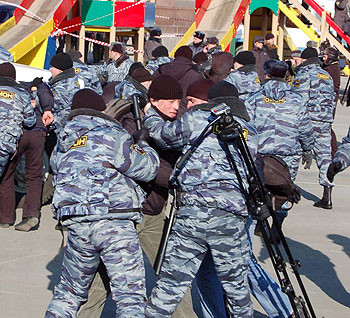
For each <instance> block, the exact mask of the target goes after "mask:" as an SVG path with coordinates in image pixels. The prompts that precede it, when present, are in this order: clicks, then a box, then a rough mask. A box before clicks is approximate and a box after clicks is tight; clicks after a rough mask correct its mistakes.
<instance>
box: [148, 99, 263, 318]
mask: <svg viewBox="0 0 350 318" xmlns="http://www.w3.org/2000/svg"><path fill="white" fill-rule="evenodd" d="M225 100H226V102H227V103H229V102H230V103H233V104H235V105H236V103H237V101H239V99H235V98H232V99H231V98H226V99H225ZM212 103H213V106H216V105H217V104H220V101H219V100H218V101H217V104H216V103H215V102H214V101H212ZM241 103H242V102H241ZM242 104H243V103H242ZM243 106H244V105H243ZM210 107H211V104H210ZM209 116H210V112H209V111H205V110H198V109H194V108H192V109H190V111H189V112H187V113H185V114H184V115H183V116H182V117H181V119H179V120H176V121H173V122H164V121H163V120H162V119H161V117H160V116H159V114H158V113H157V112H156V111H155V109H153V108H151V109H150V110H149V111H147V113H146V116H145V117H144V126H145V128H147V129H148V130H149V134H150V136H151V138H153V139H154V141H155V142H156V143H157V145H158V146H159V147H160V148H162V149H181V148H183V150H182V151H183V153H185V152H186V151H187V149H188V148H189V146H190V145H191V144H192V143H193V142H194V141H195V140H196V139H197V138H198V136H199V135H200V133H201V132H202V131H203V127H205V126H206V125H207V124H208V122H209ZM235 119H236V120H237V121H238V122H239V123H240V124H241V125H242V127H243V128H244V129H245V132H246V135H247V143H248V147H249V148H250V150H251V153H252V156H253V157H254V156H255V154H256V146H257V136H256V131H255V129H254V128H253V127H252V126H251V125H249V124H248V123H247V122H246V121H245V120H244V119H242V118H238V117H235ZM229 150H230V152H231V153H232V156H233V157H234V160H235V162H236V164H237V166H238V169H239V171H240V175H241V176H242V179H243V180H244V182H245V186H247V184H246V178H247V173H248V172H247V170H246V167H245V166H244V163H243V162H242V160H241V157H240V156H239V154H238V150H237V149H236V148H235V146H234V145H233V144H232V143H230V144H229ZM202 167H204V168H202ZM201 168H202V169H201ZM178 180H179V184H180V186H181V191H182V192H181V198H180V201H181V208H180V209H179V211H178V212H177V219H176V222H175V225H174V228H173V231H172V233H171V236H170V239H169V243H168V247H167V253H166V257H165V264H164V266H163V268H162V271H161V274H160V277H159V280H158V282H157V285H156V287H155V288H154V289H153V291H152V295H151V299H150V301H149V304H148V306H147V308H146V317H159V318H160V317H171V315H172V313H173V312H174V310H175V308H176V306H177V304H178V303H179V302H180V300H181V299H182V297H183V296H184V294H185V292H186V290H187V288H188V286H189V285H190V284H191V282H192V280H193V278H194V276H195V275H196V273H197V271H198V269H199V266H200V264H201V262H202V260H203V258H204V255H205V253H206V251H207V249H208V246H210V248H211V252H212V255H213V259H214V263H215V265H216V270H217V274H218V276H219V278H220V280H221V282H222V285H223V288H224V289H225V293H226V295H227V298H228V304H229V310H230V313H231V316H232V317H241V318H243V317H252V306H251V302H250V297H249V290H248V285H247V284H248V283H247V270H248V260H249V244H248V241H247V233H246V231H245V228H244V225H245V218H244V217H242V216H247V209H246V206H245V200H244V198H243V196H242V194H241V192H240V190H239V189H240V187H239V184H238V181H237V177H236V175H235V173H234V171H233V170H232V169H231V167H230V165H229V162H228V160H227V157H226V153H225V151H224V150H223V149H222V145H221V143H220V142H219V140H218V138H217V136H216V135H215V134H213V133H210V134H208V136H206V137H205V139H204V140H203V142H202V143H201V144H200V145H199V146H198V148H197V149H196V151H195V152H194V153H193V154H192V156H191V157H190V158H189V159H188V161H187V162H186V165H185V167H184V168H183V169H182V171H181V173H180V175H179V177H178ZM228 264H230V265H229V266H228ZM169 295H171V297H169Z"/></svg>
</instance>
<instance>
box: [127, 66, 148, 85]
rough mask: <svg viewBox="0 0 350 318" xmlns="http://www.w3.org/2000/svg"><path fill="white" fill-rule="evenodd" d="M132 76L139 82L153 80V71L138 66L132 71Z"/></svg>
mask: <svg viewBox="0 0 350 318" xmlns="http://www.w3.org/2000/svg"><path fill="white" fill-rule="evenodd" d="M131 77H132V78H133V79H135V80H136V81H138V82H139V83H142V82H146V81H151V80H152V75H151V73H150V72H148V71H147V70H146V69H145V68H137V69H136V70H134V71H133V72H132V74H131Z"/></svg>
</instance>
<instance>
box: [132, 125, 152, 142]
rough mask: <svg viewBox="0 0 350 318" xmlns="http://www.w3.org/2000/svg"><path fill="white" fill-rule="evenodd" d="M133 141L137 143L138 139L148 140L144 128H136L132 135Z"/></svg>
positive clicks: (146, 131)
mask: <svg viewBox="0 0 350 318" xmlns="http://www.w3.org/2000/svg"><path fill="white" fill-rule="evenodd" d="M132 136H133V137H134V141H135V143H138V142H139V141H140V140H143V141H146V142H147V143H148V142H149V134H148V130H147V129H146V128H141V130H136V131H135V132H134V133H133V135H132Z"/></svg>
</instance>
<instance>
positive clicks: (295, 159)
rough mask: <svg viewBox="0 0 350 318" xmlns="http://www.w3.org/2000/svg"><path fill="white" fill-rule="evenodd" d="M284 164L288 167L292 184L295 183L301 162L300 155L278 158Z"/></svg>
mask: <svg viewBox="0 0 350 318" xmlns="http://www.w3.org/2000/svg"><path fill="white" fill-rule="evenodd" d="M280 157H281V158H282V159H283V160H284V161H285V163H286V164H287V165H288V167H289V172H290V176H291V177H292V180H293V182H294V181H295V179H296V177H297V174H298V170H299V164H300V160H301V155H293V156H280Z"/></svg>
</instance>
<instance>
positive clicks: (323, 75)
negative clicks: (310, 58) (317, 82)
mask: <svg viewBox="0 0 350 318" xmlns="http://www.w3.org/2000/svg"><path fill="white" fill-rule="evenodd" d="M317 77H318V78H319V79H325V80H329V76H328V75H326V74H322V73H318V74H317Z"/></svg>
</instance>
